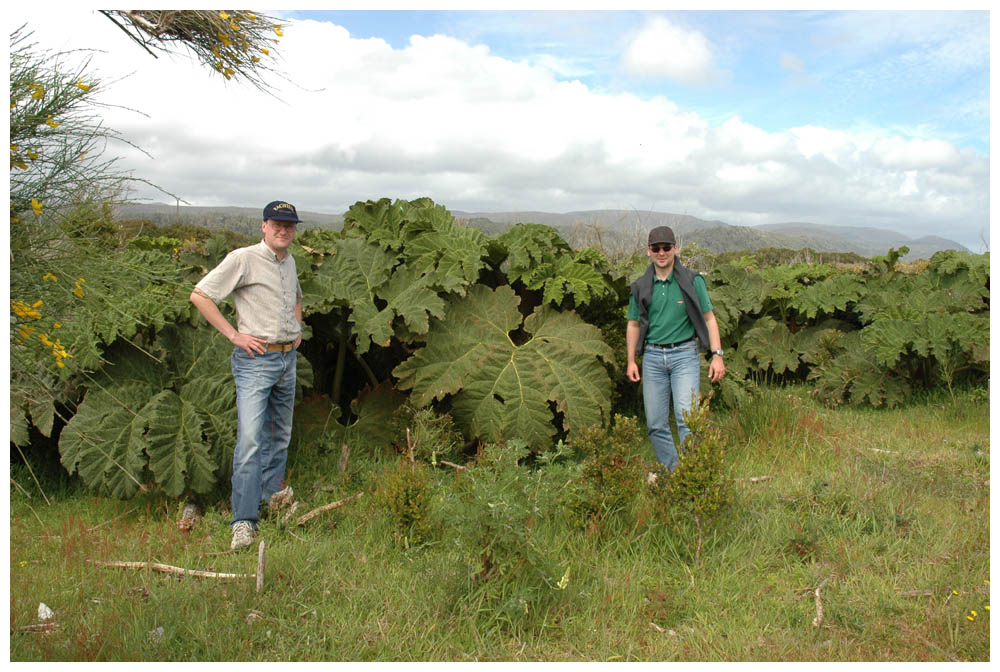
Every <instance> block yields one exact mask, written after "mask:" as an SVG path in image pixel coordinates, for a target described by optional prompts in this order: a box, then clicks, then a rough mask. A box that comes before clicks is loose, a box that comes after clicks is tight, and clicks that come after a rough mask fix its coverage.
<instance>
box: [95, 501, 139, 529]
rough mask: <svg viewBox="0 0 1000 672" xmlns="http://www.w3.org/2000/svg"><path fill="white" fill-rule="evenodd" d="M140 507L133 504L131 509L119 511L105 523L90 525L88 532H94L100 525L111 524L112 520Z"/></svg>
mask: <svg viewBox="0 0 1000 672" xmlns="http://www.w3.org/2000/svg"><path fill="white" fill-rule="evenodd" d="M138 508H139V507H138V506H133V507H132V508H131V509H129V510H128V511H126V512H125V513H119V514H118V515H117V516H115V517H114V518H109V519H107V520H105V521H104V522H103V523H101V524H99V525H94V526H93V527H88V528H87V532H93V531H94V530H96V529H97V528H99V527H104V526H105V525H109V524H110V523H111V522H112V521H115V520H118V519H119V518H121V517H122V516H127V515H128V514H130V513H132V512H133V511H135V510H136V509H138Z"/></svg>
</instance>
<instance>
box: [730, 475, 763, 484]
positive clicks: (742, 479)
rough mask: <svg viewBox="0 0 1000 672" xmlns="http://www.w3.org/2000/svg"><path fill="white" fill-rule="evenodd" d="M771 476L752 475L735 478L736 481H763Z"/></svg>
mask: <svg viewBox="0 0 1000 672" xmlns="http://www.w3.org/2000/svg"><path fill="white" fill-rule="evenodd" d="M770 479H771V477H770V476H751V477H750V478H735V479H733V480H735V481H747V482H748V483H760V482H762V481H767V480H770Z"/></svg>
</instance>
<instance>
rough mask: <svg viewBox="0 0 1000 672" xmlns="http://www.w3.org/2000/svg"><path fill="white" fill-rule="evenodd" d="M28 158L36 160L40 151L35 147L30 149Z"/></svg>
mask: <svg viewBox="0 0 1000 672" xmlns="http://www.w3.org/2000/svg"><path fill="white" fill-rule="evenodd" d="M28 158H29V159H31V160H32V161H34V160H35V159H37V158H38V152H36V151H35V150H33V149H29V150H28Z"/></svg>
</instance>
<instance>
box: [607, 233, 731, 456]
mask: <svg viewBox="0 0 1000 672" xmlns="http://www.w3.org/2000/svg"><path fill="white" fill-rule="evenodd" d="M648 244H649V247H648V249H647V251H646V254H648V255H649V258H650V261H651V262H652V263H650V265H649V267H648V268H647V269H646V272H645V273H644V274H643V276H642V277H641V278H639V279H638V280H636V281H635V282H633V283H632V287H631V294H630V296H629V306H628V326H627V327H626V331H625V342H626V347H627V356H628V360H627V368H626V372H625V375H626V376H627V377H628V379H629V380H631V381H632V382H634V383H638V382H639V381H640V380H641V381H642V398H643V405H644V406H645V409H646V426H647V428H648V430H649V440H650V441H651V442H652V444H653V450H654V451H655V452H656V458H657V459H658V460H659V461H660V462H662V463H663V464H664V465H666V466H667V468H669V469H673V468H674V467H675V466H676V465H677V446H678V445H680V444H682V443H683V442H684V438H685V437H686V436H687V435H688V428H687V424H685V422H684V413H685V412H686V411H688V410H690V409H691V408H692V407H693V406H694V404H695V403H696V402H697V399H698V395H699V392H700V388H701V366H700V362H699V360H698V353H699V350H700V349H702V348H708V349H711V351H712V360H711V364H710V365H709V367H708V377H709V380H711V381H712V382H713V383H715V382H718V381H720V380H722V377H723V376H724V375H726V365H725V363H724V362H723V360H722V341H721V340H720V339H719V325H718V323H717V322H716V320H715V313H714V312H712V302H711V301H710V300H709V298H708V288H707V287H706V285H705V279H704V278H703V277H701V275H700V274H698V273H694V272H692V271H691V270H689V269H688V268H687V267H685V266H684V265H683V264H682V263H681V262H680V259H678V258H677V251H678V248H677V240H676V239H675V237H674V232H673V231H672V230H671V229H670V227H668V226H658V227H656V228H655V229H653V230H652V231H650V232H649V241H648ZM640 353H641V355H642V375H640V374H639V366H638V364H637V363H636V357H637V356H638V355H639V354H640ZM671 406H672V407H673V411H674V419H675V420H676V421H677V434H678V436H677V442H676V443H675V442H674V437H673V434H672V433H671V431H670V409H671Z"/></svg>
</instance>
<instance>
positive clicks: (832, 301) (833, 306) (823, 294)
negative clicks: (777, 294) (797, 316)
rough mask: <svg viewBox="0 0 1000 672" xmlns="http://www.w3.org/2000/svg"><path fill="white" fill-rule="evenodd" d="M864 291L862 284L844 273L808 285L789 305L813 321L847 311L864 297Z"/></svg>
mask: <svg viewBox="0 0 1000 672" xmlns="http://www.w3.org/2000/svg"><path fill="white" fill-rule="evenodd" d="M866 291H867V290H866V288H865V285H864V283H863V282H861V281H860V280H858V279H857V278H856V277H855V276H854V275H849V274H846V273H844V274H841V275H834V276H831V277H829V278H826V279H825V280H822V281H820V282H817V283H815V284H812V285H809V286H808V287H806V288H805V289H803V290H802V291H801V292H799V294H798V296H796V297H795V299H794V301H793V302H792V304H791V305H792V307H793V308H795V310H797V311H798V312H799V313H801V314H802V315H804V316H806V317H808V318H809V319H815V318H816V317H817V316H819V315H833V314H834V313H835V312H836V311H838V310H840V311H843V310H847V307H848V305H850V304H852V303H854V302H855V301H857V300H858V299H859V298H860V297H862V296H864V294H865V293H866Z"/></svg>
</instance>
